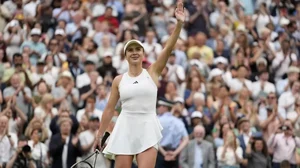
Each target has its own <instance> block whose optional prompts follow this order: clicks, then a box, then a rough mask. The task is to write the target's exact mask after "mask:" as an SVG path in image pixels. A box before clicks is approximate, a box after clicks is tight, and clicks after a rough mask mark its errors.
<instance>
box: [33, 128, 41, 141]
mask: <svg viewBox="0 0 300 168" xmlns="http://www.w3.org/2000/svg"><path fill="white" fill-rule="evenodd" d="M31 140H33V141H34V142H39V141H40V135H39V131H38V130H34V131H33V132H32V134H31Z"/></svg>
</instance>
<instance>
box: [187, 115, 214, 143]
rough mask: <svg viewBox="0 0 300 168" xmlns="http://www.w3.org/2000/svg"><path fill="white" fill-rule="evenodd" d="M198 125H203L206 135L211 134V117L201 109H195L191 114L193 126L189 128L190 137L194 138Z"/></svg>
mask: <svg viewBox="0 0 300 168" xmlns="http://www.w3.org/2000/svg"><path fill="white" fill-rule="evenodd" d="M197 125H203V126H204V128H205V131H206V134H205V137H206V135H209V134H210V133H211V131H210V130H211V128H210V119H209V118H208V117H207V116H206V115H205V114H204V113H202V112H200V111H194V112H193V113H192V114H191V127H190V129H189V133H190V138H191V139H192V138H193V135H194V134H193V132H194V129H195V127H196V126H197Z"/></svg>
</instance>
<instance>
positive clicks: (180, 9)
mask: <svg viewBox="0 0 300 168" xmlns="http://www.w3.org/2000/svg"><path fill="white" fill-rule="evenodd" d="M175 17H176V19H177V20H178V21H179V22H184V21H185V13H184V6H183V1H182V0H178V1H177V7H176V10H175Z"/></svg>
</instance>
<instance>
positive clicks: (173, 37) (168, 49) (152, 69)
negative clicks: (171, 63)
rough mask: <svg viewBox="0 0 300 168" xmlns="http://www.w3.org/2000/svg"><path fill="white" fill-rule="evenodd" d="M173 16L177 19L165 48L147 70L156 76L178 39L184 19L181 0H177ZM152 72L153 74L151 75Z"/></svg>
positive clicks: (158, 74)
mask: <svg viewBox="0 0 300 168" xmlns="http://www.w3.org/2000/svg"><path fill="white" fill-rule="evenodd" d="M175 16H176V19H177V25H176V28H175V30H174V32H173V33H172V35H171V37H170V38H169V40H168V41H167V44H166V46H165V48H164V49H163V50H162V52H161V54H160V55H159V56H158V58H157V60H156V61H155V62H154V63H153V64H152V65H151V66H150V67H149V72H150V74H151V76H152V77H153V75H154V77H155V79H156V78H158V77H159V76H160V74H161V72H162V71H163V69H164V67H165V66H166V64H167V61H168V59H169V56H170V54H171V52H172V50H173V48H174V46H175V44H176V42H177V40H178V37H179V34H180V31H181V28H182V26H183V23H184V20H185V13H184V6H183V2H182V0H178V2H177V8H176V10H175ZM152 74H153V75H152Z"/></svg>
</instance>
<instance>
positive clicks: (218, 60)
mask: <svg viewBox="0 0 300 168" xmlns="http://www.w3.org/2000/svg"><path fill="white" fill-rule="evenodd" d="M219 63H221V64H225V65H228V60H227V59H226V58H225V57H223V56H220V57H217V58H215V59H214V64H215V65H217V64H219Z"/></svg>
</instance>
